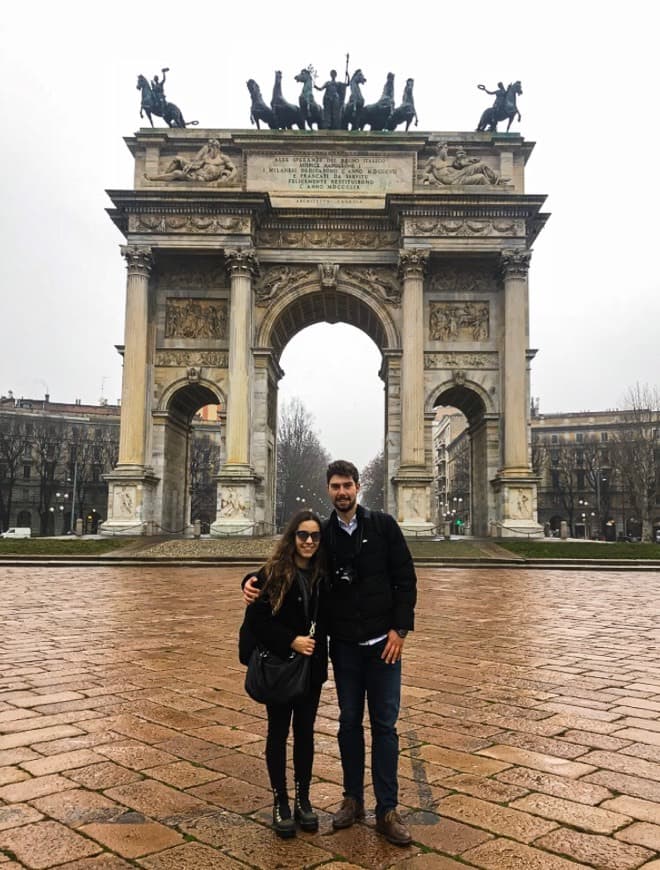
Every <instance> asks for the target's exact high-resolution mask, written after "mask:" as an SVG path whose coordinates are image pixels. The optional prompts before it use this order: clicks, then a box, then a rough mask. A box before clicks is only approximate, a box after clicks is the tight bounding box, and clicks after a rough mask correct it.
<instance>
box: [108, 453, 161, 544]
mask: <svg viewBox="0 0 660 870" xmlns="http://www.w3.org/2000/svg"><path fill="white" fill-rule="evenodd" d="M105 479H106V480H107V481H108V518H107V520H106V521H105V522H104V523H103V524H102V525H101V526H99V532H100V533H101V534H102V535H127V536H130V535H144V534H145V533H146V529H145V526H146V522H147V521H148V520H151V517H152V516H153V502H154V496H155V493H156V487H157V485H158V481H159V478H157V477H156V476H155V475H154V474H152V473H151V471H150V470H144V471H141V472H137V473H136V470H134V469H133V470H131V469H120V468H116V469H115V470H114V471H113V472H112V473H111V474H108V475H106V478H105Z"/></svg>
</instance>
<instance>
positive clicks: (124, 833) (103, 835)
mask: <svg viewBox="0 0 660 870" xmlns="http://www.w3.org/2000/svg"><path fill="white" fill-rule="evenodd" d="M80 830H81V831H82V832H83V833H84V834H86V835H87V836H88V837H91V838H92V839H93V840H98V842H99V843H102V844H103V845H104V846H107V847H108V849H111V850H112V851H113V852H117V853H118V854H119V855H122V856H123V857H124V858H139V857H140V856H141V855H150V854H151V853H152V852H160V851H162V850H163V849H167V848H169V847H170V846H177V845H179V843H181V842H182V841H183V837H182V836H181V835H180V834H178V833H177V832H176V831H173V830H172V829H171V828H166V827H165V825H160V824H158V822H147V821H145V822H142V823H138V824H131V823H122V822H114V823H110V824H101V823H99V824H91V825H84V826H83V827H82V828H80Z"/></svg>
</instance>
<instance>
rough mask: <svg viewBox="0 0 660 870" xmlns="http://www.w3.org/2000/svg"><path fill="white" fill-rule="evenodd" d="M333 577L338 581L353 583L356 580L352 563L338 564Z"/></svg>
mask: <svg viewBox="0 0 660 870" xmlns="http://www.w3.org/2000/svg"><path fill="white" fill-rule="evenodd" d="M335 579H336V580H337V582H338V583H354V582H355V581H356V580H357V571H356V570H355V568H354V567H353V565H340V566H339V567H338V568H336V569H335Z"/></svg>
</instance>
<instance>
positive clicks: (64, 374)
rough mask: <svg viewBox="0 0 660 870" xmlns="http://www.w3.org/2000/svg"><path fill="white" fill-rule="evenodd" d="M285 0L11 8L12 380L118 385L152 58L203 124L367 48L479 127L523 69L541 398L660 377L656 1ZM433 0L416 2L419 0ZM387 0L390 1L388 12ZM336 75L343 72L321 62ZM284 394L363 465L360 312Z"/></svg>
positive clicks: (363, 61) (57, 388) (587, 396)
mask: <svg viewBox="0 0 660 870" xmlns="http://www.w3.org/2000/svg"><path fill="white" fill-rule="evenodd" d="M316 8H317V9H318V12H317V13H315V12H314V11H313V8H312V6H311V5H310V4H308V3H306V4H302V3H292V2H287V0H278V2H277V3H273V4H270V5H269V6H268V7H267V8H265V9H264V7H263V4H259V6H257V5H256V4H250V5H249V6H247V5H238V6H237V5H232V6H229V7H227V6H226V5H221V4H218V3H217V2H214V3H207V2H196V3H194V4H191V5H190V6H186V5H182V4H181V3H171V2H159V3H149V4H146V3H144V4H138V3H135V2H131V3H128V2H123V0H119V2H113V3H112V4H110V3H102V4H90V3H85V4H82V3H80V4H79V3H73V2H70V0H63V2H60V3H57V4H53V3H48V4H47V3H44V2H40V0H37V2H36V3H31V4H11V5H10V6H9V7H8V9H7V10H6V11H5V13H4V15H3V17H2V20H1V21H0V37H1V39H2V43H1V44H2V46H3V52H2V56H1V57H0V76H1V79H0V80H1V81H2V90H1V92H0V113H1V117H2V118H3V122H4V123H3V127H4V135H3V137H2V156H3V160H2V165H3V168H4V173H3V194H4V196H3V204H2V209H0V230H1V233H2V235H1V238H2V257H0V288H1V291H2V296H1V297H0V298H1V300H2V301H1V303H0V316H1V320H0V322H1V324H2V345H1V348H2V349H1V351H0V392H2V393H3V394H6V393H7V391H8V390H10V389H11V390H13V391H14V394H15V395H17V396H21V395H25V396H28V395H32V396H34V395H40V394H42V393H43V392H44V391H45V388H46V385H47V386H48V389H49V391H50V394H51V398H52V399H53V400H59V401H68V400H73V399H74V398H77V397H80V398H82V400H83V401H85V402H96V401H97V400H98V399H99V397H100V396H101V394H102V391H103V395H105V396H106V397H107V398H108V399H109V400H110V401H115V400H116V399H117V397H118V396H119V395H120V392H121V366H120V359H119V357H118V356H117V354H116V352H115V350H114V345H115V344H119V343H121V342H122V341H123V308H124V292H125V270H124V265H123V261H122V258H121V257H120V255H119V244H120V243H121V237H120V234H119V232H118V231H117V230H116V229H115V227H114V226H113V224H112V223H111V221H110V219H109V218H108V217H107V215H106V214H105V213H104V209H105V208H107V207H109V206H110V201H109V200H108V198H107V197H106V195H105V193H104V191H105V189H113V188H114V189H121V188H128V187H130V186H131V180H132V162H131V157H130V154H129V152H128V149H127V148H126V146H125V144H124V142H123V140H122V137H123V136H127V135H131V134H132V133H133V132H134V131H135V130H137V129H138V127H139V126H140V123H141V122H140V119H139V94H138V92H137V91H136V89H135V83H136V77H137V74H138V73H140V72H141V73H143V74H144V75H147V76H149V77H151V76H153V75H154V73H157V72H159V71H160V68H161V67H163V66H169V67H170V70H171V71H170V73H169V74H168V81H167V87H166V93H167V97H168V99H169V100H171V101H172V102H174V103H176V104H177V105H179V107H180V108H181V109H182V110H183V113H184V115H185V117H186V119H198V120H199V121H200V124H201V125H202V126H205V127H222V128H232V127H236V128H244V127H249V95H248V92H247V89H246V87H245V81H246V79H248V78H250V77H253V78H255V79H257V81H258V82H259V83H260V85H261V87H262V90H263V92H264V93H265V94H269V93H270V90H271V88H272V81H273V71H274V70H275V69H278V68H281V69H282V70H283V72H284V81H285V87H284V95H285V97H286V98H287V99H289V100H290V101H293V100H295V99H296V97H297V94H298V85H297V84H296V83H295V82H293V79H292V77H293V75H294V74H295V73H296V72H298V71H299V70H300V68H301V67H303V66H307V64H309V63H312V64H314V66H315V67H316V69H317V70H318V71H319V75H320V76H324V77H325V76H326V75H327V73H328V71H329V69H330V68H331V67H336V68H337V69H339V70H342V71H343V68H344V62H345V54H346V52H347V51H349V52H350V55H351V64H350V65H351V69H354V68H355V67H357V66H360V67H361V68H362V69H363V70H364V72H365V75H366V77H367V79H368V83H367V85H366V86H365V88H364V89H363V90H364V93H365V96H366V98H367V100H368V101H369V102H372V101H375V100H376V99H378V97H379V96H380V92H381V90H382V86H383V82H384V80H385V75H386V73H387V72H388V70H390V69H391V70H392V71H393V72H394V73H395V75H396V98H397V102H398V101H399V99H400V95H401V90H402V88H403V84H404V81H405V79H406V78H407V77H408V76H412V77H414V78H415V102H416V106H417V113H418V115H419V119H420V124H419V128H418V129H419V130H420V131H427V130H429V131H430V130H438V131H461V130H473V129H474V128H475V127H476V123H477V120H478V118H479V116H480V114H481V111H482V110H483V109H484V108H486V106H488V105H489V104H490V103H489V100H490V98H485V97H484V95H483V94H481V92H480V91H478V90H477V87H476V86H477V84H478V83H480V82H483V83H484V84H486V86H487V87H488V88H489V89H492V88H493V87H494V86H495V84H496V82H497V81H498V80H500V79H501V80H502V81H504V82H505V83H507V82H509V81H513V80H515V79H521V80H522V84H523V90H524V94H523V96H522V97H521V98H520V99H519V108H520V111H521V113H522V123H521V124H515V125H514V126H513V127H512V129H513V130H515V131H518V132H520V133H521V134H522V135H523V136H524V137H525V138H526V139H527V140H531V141H534V142H536V143H537V144H536V149H535V151H534V154H533V155H532V158H531V160H530V162H529V163H528V166H527V176H526V179H527V192H528V193H534V194H547V195H548V200H547V205H546V209H545V210H547V211H551V212H552V217H551V219H550V221H549V223H548V224H547V226H546V228H545V230H544V231H543V232H542V234H541V236H540V237H539V239H538V241H537V243H536V245H535V249H534V256H533V259H532V269H531V273H530V304H531V346H532V347H536V348H539V353H538V356H537V358H536V360H535V362H534V364H533V380H532V393H533V395H534V396H538V397H539V398H540V402H541V410H542V411H546V412H550V411H560V410H567V411H568V410H585V409H594V410H598V409H605V408H611V407H615V406H617V405H618V404H619V403H620V402H621V399H622V397H623V394H624V392H625V390H626V388H627V387H628V386H629V385H632V384H634V383H635V382H636V381H641V382H648V383H653V384H657V383H658V380H659V378H658V371H659V368H660V367H659V365H658V363H659V358H660V355H659V353H658V339H657V334H658V323H659V322H660V302H659V298H660V293H659V292H658V291H659V290H660V278H659V277H658V270H657V268H656V267H655V257H656V253H657V229H658V220H657V217H656V203H657V200H658V194H659V193H660V173H659V172H658V167H657V157H656V155H655V153H654V152H655V137H654V136H653V135H649V134H653V133H654V132H655V131H657V128H658V122H657V120H656V116H657V105H658V99H659V97H658V93H657V90H656V87H657V85H656V78H657V76H656V64H655V63H652V59H653V58H655V57H656V54H657V46H656V44H655V43H656V32H657V31H656V26H655V24H654V21H653V17H652V16H653V13H652V4H649V3H647V2H641V0H632V2H628V3H626V4H625V7H622V6H621V5H619V4H611V3H606V4H603V3H595V2H578V3H576V2H572V3H570V4H569V3H554V4H552V5H548V4H540V3H529V2H509V3H507V4H505V5H504V6H501V5H498V4H494V3H492V2H489V3H484V2H480V0H475V2H471V3H469V4H450V5H448V6H447V5H442V4H438V3H418V4H416V5H415V6H414V7H410V12H409V11H408V9H407V7H401V6H399V7H395V8H394V11H389V8H390V7H386V6H385V5H383V4H382V3H378V4H375V3H368V2H366V3H352V2H351V3H345V2H333V3H332V4H329V5H328V6H327V7H323V6H321V5H318V6H317V7H316ZM413 9H414V13H413ZM386 10H387V11H386ZM323 80H324V79H323ZM282 365H283V367H284V369H285V371H287V372H288V374H287V377H286V378H285V379H284V380H283V381H282V382H281V395H282V396H284V397H287V396H290V395H298V396H299V397H300V398H301V399H302V400H303V401H304V402H305V404H306V406H307V407H308V409H309V410H310V411H311V412H312V414H313V415H314V417H315V419H316V423H317V427H318V430H319V434H320V437H321V440H322V441H323V443H324V444H325V445H326V446H327V448H328V449H329V450H330V451H331V453H333V454H334V455H345V456H350V457H352V458H354V459H355V460H356V461H357V462H358V463H359V464H364V463H365V462H366V461H367V460H368V459H370V458H371V456H373V455H374V453H376V452H377V450H378V449H379V446H380V444H381V442H382V428H383V414H382V401H383V393H382V384H381V382H380V380H379V379H378V377H377V371H378V368H379V365H380V356H379V353H378V351H377V349H376V348H375V346H374V345H373V344H372V343H371V342H370V340H369V339H368V338H367V337H366V336H364V335H362V334H361V333H358V332H357V331H356V330H354V329H353V328H352V327H348V326H342V325H335V326H316V327H312V328H310V329H309V330H305V331H304V332H303V333H300V334H299V335H298V336H296V338H294V339H293V340H292V341H291V343H290V344H289V346H288V347H287V348H286V350H285V353H284V355H283V358H282Z"/></svg>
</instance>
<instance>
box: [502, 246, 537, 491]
mask: <svg viewBox="0 0 660 870" xmlns="http://www.w3.org/2000/svg"><path fill="white" fill-rule="evenodd" d="M530 259H531V253H530V252H529V251H526V250H517V249H508V250H504V251H502V260H501V269H502V277H503V279H504V467H503V469H502V473H503V475H504V476H511V475H518V474H525V473H528V472H529V460H528V449H527V360H526V356H525V354H526V350H527V295H528V293H527V273H528V271H529V261H530Z"/></svg>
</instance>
